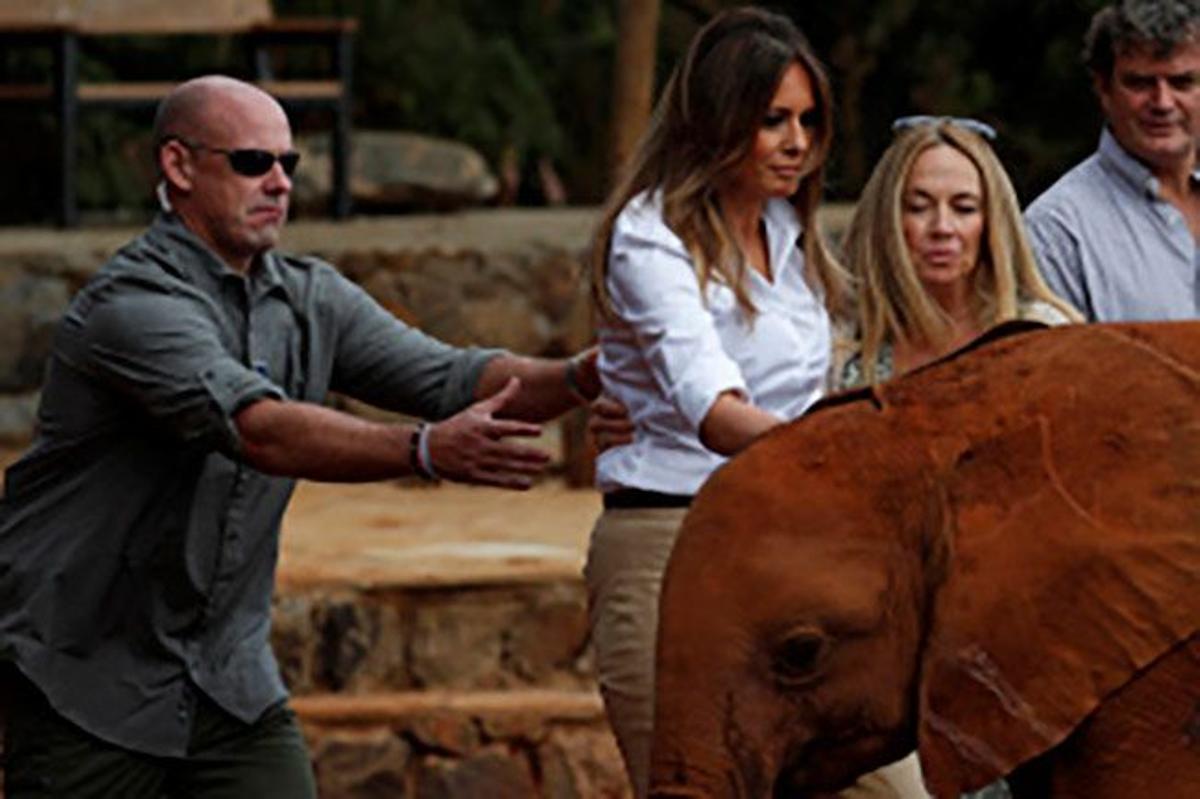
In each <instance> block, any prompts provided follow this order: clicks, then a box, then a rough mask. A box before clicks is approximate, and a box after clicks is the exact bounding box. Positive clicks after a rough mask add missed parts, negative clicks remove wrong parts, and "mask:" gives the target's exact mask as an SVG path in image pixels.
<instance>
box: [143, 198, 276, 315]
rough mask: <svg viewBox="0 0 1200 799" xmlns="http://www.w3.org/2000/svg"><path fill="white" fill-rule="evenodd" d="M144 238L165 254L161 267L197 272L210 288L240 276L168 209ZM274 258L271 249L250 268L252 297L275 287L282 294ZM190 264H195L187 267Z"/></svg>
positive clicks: (158, 217)
mask: <svg viewBox="0 0 1200 799" xmlns="http://www.w3.org/2000/svg"><path fill="white" fill-rule="evenodd" d="M146 239H147V241H148V242H149V243H150V244H151V246H153V247H155V248H156V249H158V250H159V251H160V252H163V253H164V254H165V255H167V257H166V258H164V259H163V261H162V263H163V266H164V267H165V268H167V269H169V270H171V271H174V272H176V274H177V275H178V276H180V277H182V276H183V274H184V273H191V274H193V275H195V274H197V273H198V274H199V275H203V277H204V278H205V279H206V282H208V283H210V284H211V285H213V286H214V287H215V286H216V285H217V284H219V283H220V282H221V281H223V280H225V279H227V278H230V277H237V278H240V277H242V275H241V274H240V273H239V272H236V271H234V270H233V269H230V268H229V265H228V264H226V263H225V262H224V261H223V260H222V259H221V257H220V256H218V255H217V254H216V253H215V252H213V251H212V250H211V249H210V248H209V247H208V245H207V244H205V243H204V241H203V240H201V238H200V237H199V236H197V235H196V234H195V233H193V232H192V230H191V229H190V228H188V226H187V225H185V224H184V223H183V220H182V219H180V218H179V216H178V215H176V214H174V213H172V212H169V211H163V212H160V213H159V214H158V215H157V216H156V217H155V218H154V222H153V224H151V225H150V229H149V230H148V231H147V233H146ZM180 254H184V255H186V256H188V257H186V258H184V259H182V260H181V259H180V258H178V257H177V256H178V255H180ZM275 261H276V257H275V254H274V252H271V251H267V252H265V253H263V255H262V257H261V258H260V259H259V262H258V265H257V266H256V267H255V268H254V274H253V276H252V280H251V281H250V285H251V286H252V289H253V292H254V295H255V296H256V297H261V296H264V295H266V294H267V293H268V292H270V291H272V290H275V289H281V290H284V291H285V293H286V287H285V286H284V283H283V278H282V276H281V275H280V272H279V265H278V264H277V263H276V262H275ZM192 264H194V265H195V267H193V266H191V265H192Z"/></svg>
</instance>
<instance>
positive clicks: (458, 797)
mask: <svg viewBox="0 0 1200 799" xmlns="http://www.w3.org/2000/svg"><path fill="white" fill-rule="evenodd" d="M535 796H538V790H537V788H536V786H535V785H534V782H533V777H532V776H531V775H530V773H529V767H528V766H527V765H526V764H525V763H524V762H523V760H519V759H517V758H516V757H514V756H512V755H511V754H510V753H509V752H508V751H506V750H504V749H501V748H496V749H492V750H485V751H482V752H480V753H479V754H477V755H476V756H474V757H471V758H469V759H466V760H458V761H445V760H435V759H430V761H429V762H427V763H426V764H425V768H423V769H422V771H421V774H420V779H419V782H418V785H417V799H530V797H535Z"/></svg>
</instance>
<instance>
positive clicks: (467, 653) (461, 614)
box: [409, 595, 521, 688]
mask: <svg viewBox="0 0 1200 799" xmlns="http://www.w3.org/2000/svg"><path fill="white" fill-rule="evenodd" d="M445 599H446V601H445V602H442V603H435V602H422V603H421V604H420V605H419V607H417V608H416V610H415V612H414V619H413V630H412V639H411V641H410V644H409V667H410V668H411V670H412V675H413V677H414V679H415V680H416V683H417V685H418V686H421V687H425V688H431V687H439V688H495V687H501V685H500V684H498V683H499V682H500V681H502V676H503V675H502V669H501V668H500V663H501V659H502V655H503V652H504V631H505V630H507V629H508V627H509V626H510V624H511V623H512V621H513V619H514V618H515V617H516V616H517V614H518V613H519V612H520V609H521V605H520V604H519V603H517V602H515V601H513V600H512V599H509V598H506V597H503V596H495V597H493V596H481V597H474V598H472V600H471V601H465V600H463V599H461V598H460V599H458V601H455V597H454V596H453V595H447V597H446V598H445Z"/></svg>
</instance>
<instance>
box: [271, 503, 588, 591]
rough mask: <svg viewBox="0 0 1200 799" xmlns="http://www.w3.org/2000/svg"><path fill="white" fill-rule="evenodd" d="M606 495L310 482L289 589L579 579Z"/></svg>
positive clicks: (284, 576) (293, 526)
mask: <svg viewBox="0 0 1200 799" xmlns="http://www.w3.org/2000/svg"><path fill="white" fill-rule="evenodd" d="M599 513H600V495H599V494H598V493H596V492H595V491H590V490H582V489H571V488H567V487H565V486H564V485H563V484H562V483H561V482H559V481H556V480H547V481H545V482H543V483H541V484H539V485H538V486H536V487H534V488H533V489H532V490H530V491H528V492H513V491H503V490H500V489H493V488H480V487H475V486H459V485H450V484H443V485H439V486H436V487H432V488H431V487H425V486H422V485H412V484H409V483H400V482H395V483H369V484H363V485H332V484H327V483H326V484H321V483H308V482H301V484H300V485H299V487H298V489H297V491H296V496H295V497H294V498H293V500H292V504H291V507H290V509H289V510H288V513H287V516H286V517H285V518H284V523H283V530H284V534H283V550H282V554H281V556H280V570H279V581H280V584H281V586H300V585H312V584H314V583H318V584H349V585H373V586H382V585H447V584H463V583H495V582H505V583H511V582H524V581H533V580H541V579H557V578H564V579H570V578H575V577H578V576H579V574H580V570H581V569H582V567H583V560H584V556H585V553H586V548H587V538H588V534H589V533H590V531H591V526H592V523H593V522H594V521H595V519H596V517H597V516H598V515H599Z"/></svg>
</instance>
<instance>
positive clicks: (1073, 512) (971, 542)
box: [651, 323, 1200, 799]
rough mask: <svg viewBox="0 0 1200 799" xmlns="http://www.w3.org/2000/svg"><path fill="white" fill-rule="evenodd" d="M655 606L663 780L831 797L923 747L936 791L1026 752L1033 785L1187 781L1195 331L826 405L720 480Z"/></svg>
mask: <svg viewBox="0 0 1200 799" xmlns="http://www.w3.org/2000/svg"><path fill="white" fill-rule="evenodd" d="M660 614H661V615H660V627H659V640H658V672H657V705H656V717H655V738H654V748H653V763H652V770H651V796H653V797H657V799H667V798H668V797H675V798H677V799H682V798H683V797H689V798H691V799H699V797H707V798H708V799H733V798H734V797H738V798H739V799H742V798H744V799H758V798H759V797H776V799H779V798H781V797H816V796H820V795H822V794H823V793H826V792H832V791H835V790H837V789H838V788H840V787H843V786H845V785H847V784H849V783H850V782H852V781H853V779H854V778H855V777H856V776H857V775H859V774H862V773H865V772H867V771H870V770H872V769H874V768H877V767H878V766H880V765H882V764H884V763H887V762H889V761H891V760H894V759H897V758H899V757H901V756H903V755H904V754H905V753H906V752H909V751H911V750H912V749H913V748H914V747H916V748H917V749H918V751H919V754H920V758H921V762H922V766H923V769H924V772H925V779H926V783H927V786H928V788H929V789H930V791H931V793H933V794H934V796H936V797H938V799H952V798H956V797H958V795H959V794H960V793H961V792H963V791H967V790H972V789H975V788H978V787H981V786H983V785H986V784H988V783H989V782H991V781H993V780H994V779H996V778H998V777H1000V776H1003V775H1006V774H1008V773H1009V772H1012V771H1013V770H1014V769H1015V768H1017V767H1018V766H1020V765H1021V764H1026V763H1029V764H1030V767H1032V766H1033V765H1034V764H1037V765H1038V766H1039V769H1038V771H1039V773H1040V774H1041V777H1042V782H1041V785H1042V786H1043V787H1042V788H1041V789H1039V790H1040V791H1041V793H1040V794H1039V795H1041V796H1045V795H1053V796H1061V797H1076V796H1078V797H1083V796H1086V797H1089V799H1101V797H1104V798H1105V799H1107V797H1117V796H1120V797H1122V798H1123V799H1127V798H1128V797H1139V799H1140V797H1183V796H1197V797H1200V653H1198V651H1197V643H1196V640H1197V639H1195V638H1193V636H1195V635H1196V634H1197V630H1198V628H1200V323H1147V324H1122V325H1090V326H1066V327H1060V328H1055V329H1051V330H1042V331H1038V332H1032V333H1024V334H1022V335H1017V336H1014V337H1009V338H1003V339H1001V340H998V341H992V342H990V343H987V344H985V345H982V346H979V347H975V348H973V349H971V350H970V351H969V352H965V353H962V354H960V355H958V356H956V357H953V358H950V359H947V360H945V361H942V362H939V363H936V364H933V365H931V366H928V367H926V368H924V369H921V370H918V371H916V372H913V373H911V374H909V375H907V376H905V377H902V378H900V379H898V380H894V381H891V382H888V383H885V384H883V385H881V386H878V387H875V388H873V389H869V390H863V391H859V392H853V393H850V394H846V395H842V396H840V397H835V398H833V399H831V400H830V401H828V402H827V403H826V404H825V406H824V407H822V408H820V409H817V410H816V411H815V412H814V413H812V414H810V415H808V416H806V417H804V418H802V419H800V420H798V421H796V422H794V423H792V424H790V425H787V426H784V427H781V428H779V429H777V430H775V431H773V432H772V433H770V434H769V435H767V436H764V437H763V438H762V439H761V440H759V441H758V442H756V443H755V444H754V445H753V446H751V447H750V448H748V449H747V450H746V451H745V452H743V453H742V454H741V455H739V456H738V457H737V458H735V459H733V460H732V461H730V463H729V464H727V465H726V466H725V467H724V468H722V469H720V470H719V471H718V472H717V473H716V474H715V475H714V476H713V477H712V479H710V480H709V481H708V483H707V484H706V485H705V487H704V488H703V490H702V491H701V492H700V494H699V496H697V498H696V500H695V502H694V503H693V505H692V508H691V510H690V511H689V513H688V516H687V519H686V521H685V522H684V525H683V529H682V531H681V533H680V537H679V539H678V542H677V543H676V546H675V549H674V552H673V554H672V556H671V562H670V564H669V566H668V569H667V574H666V579H665V582H664V585H663V593H662V599H661V609H660ZM1189 639H1190V640H1189ZM1060 755H1061V756H1060ZM1031 761H1032V762H1031ZM1047 786H1048V787H1047ZM1131 786H1141V787H1139V788H1136V789H1135V788H1133V787H1131ZM1130 790H1134V791H1135V792H1134V793H1130V792H1129V791H1130ZM1121 791H1124V792H1121Z"/></svg>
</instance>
